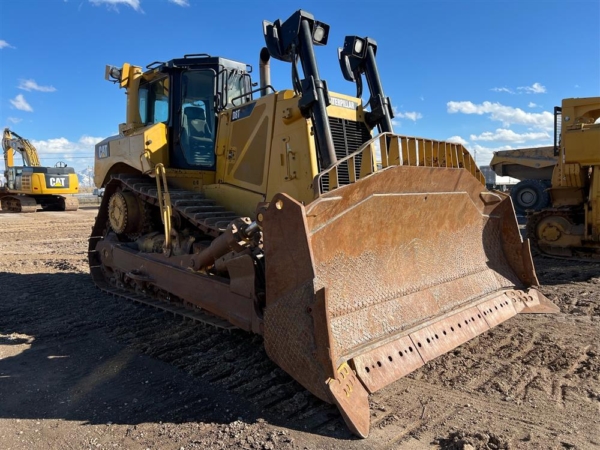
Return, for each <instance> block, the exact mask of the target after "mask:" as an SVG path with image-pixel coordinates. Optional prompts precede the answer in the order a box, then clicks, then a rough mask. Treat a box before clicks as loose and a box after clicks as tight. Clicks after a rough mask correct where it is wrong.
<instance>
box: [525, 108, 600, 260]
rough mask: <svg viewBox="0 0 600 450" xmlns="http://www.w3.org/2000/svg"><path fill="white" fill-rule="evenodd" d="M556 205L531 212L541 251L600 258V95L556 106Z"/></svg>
mask: <svg viewBox="0 0 600 450" xmlns="http://www.w3.org/2000/svg"><path fill="white" fill-rule="evenodd" d="M554 118H555V120H554V157H555V158H556V160H557V161H556V164H555V165H554V169H553V171H552V180H551V186H550V188H549V189H548V193H549V194H550V199H551V206H549V207H547V208H544V209H542V210H541V211H538V212H536V213H533V214H531V215H530V216H529V217H528V219H527V234H528V236H529V239H531V241H532V243H533V245H534V246H535V247H536V248H537V249H538V250H539V251H540V252H542V253H544V254H547V255H551V256H558V257H566V258H585V259H587V258H593V259H598V258H600V173H599V172H600V123H599V122H600V121H599V119H600V97H589V98H566V99H564V100H563V101H562V106H560V107H555V108H554Z"/></svg>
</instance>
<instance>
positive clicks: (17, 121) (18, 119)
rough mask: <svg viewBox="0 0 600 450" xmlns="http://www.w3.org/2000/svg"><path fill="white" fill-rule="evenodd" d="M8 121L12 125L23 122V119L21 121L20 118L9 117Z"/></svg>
mask: <svg viewBox="0 0 600 450" xmlns="http://www.w3.org/2000/svg"><path fill="white" fill-rule="evenodd" d="M6 120H8V121H9V122H10V123H19V122H21V121H22V120H23V119H20V118H18V117H7V118H6Z"/></svg>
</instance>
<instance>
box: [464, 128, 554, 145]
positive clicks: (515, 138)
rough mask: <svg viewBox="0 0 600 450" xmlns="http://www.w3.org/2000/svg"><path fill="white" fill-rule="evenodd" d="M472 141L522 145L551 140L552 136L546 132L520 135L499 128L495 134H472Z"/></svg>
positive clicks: (486, 132) (490, 132) (488, 132)
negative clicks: (528, 142)
mask: <svg viewBox="0 0 600 450" xmlns="http://www.w3.org/2000/svg"><path fill="white" fill-rule="evenodd" d="M470 139H471V140H472V141H493V142H514V143H516V144H522V143H524V142H527V141H544V140H549V139H550V135H549V134H548V133H546V132H545V131H542V132H531V133H522V134H519V133H515V132H514V131H513V130H507V129H505V128H498V129H497V130H496V131H494V132H492V131H485V132H483V133H481V134H480V135H475V134H472V135H471V136H470Z"/></svg>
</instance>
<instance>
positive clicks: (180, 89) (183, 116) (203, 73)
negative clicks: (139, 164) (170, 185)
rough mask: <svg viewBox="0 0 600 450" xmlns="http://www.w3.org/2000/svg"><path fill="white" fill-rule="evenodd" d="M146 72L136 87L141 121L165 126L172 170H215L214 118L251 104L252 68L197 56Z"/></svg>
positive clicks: (215, 126) (189, 56)
mask: <svg viewBox="0 0 600 450" xmlns="http://www.w3.org/2000/svg"><path fill="white" fill-rule="evenodd" d="M147 69H149V70H148V71H147V72H145V73H144V74H143V76H142V80H141V82H140V87H139V95H138V99H139V115H140V122H141V123H142V124H144V125H152V124H156V123H159V122H163V123H165V124H166V125H167V127H168V130H169V136H168V141H169V142H172V143H173V145H172V147H171V149H170V160H171V166H172V167H174V168H178V169H192V170H215V139H216V135H217V127H218V114H219V113H220V112H221V111H223V110H225V109H227V108H231V107H233V106H234V105H235V106H239V105H240V104H242V103H245V102H248V101H251V100H252V80H251V78H250V72H251V68H250V67H249V66H248V65H246V64H244V63H240V62H236V61H232V60H230V59H225V58H219V57H212V56H209V55H205V54H200V55H186V56H184V57H183V58H178V59H173V60H171V61H168V62H166V63H161V62H155V63H152V64H150V65H148V66H147Z"/></svg>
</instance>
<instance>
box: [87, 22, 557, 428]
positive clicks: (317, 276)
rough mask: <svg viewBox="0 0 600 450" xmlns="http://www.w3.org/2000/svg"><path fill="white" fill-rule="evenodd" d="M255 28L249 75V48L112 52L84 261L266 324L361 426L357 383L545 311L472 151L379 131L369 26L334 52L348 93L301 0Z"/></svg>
mask: <svg viewBox="0 0 600 450" xmlns="http://www.w3.org/2000/svg"><path fill="white" fill-rule="evenodd" d="M263 32H264V37H265V42H266V48H263V49H262V51H261V52H260V87H259V88H257V89H256V90H254V91H253V90H252V86H253V83H252V80H251V75H250V69H249V68H248V66H247V65H246V64H245V63H240V62H236V61H232V60H229V59H225V58H221V57H212V56H209V55H206V54H200V55H186V56H184V57H183V58H178V59H173V60H170V61H167V62H156V63H153V64H151V65H150V66H147V70H146V71H143V70H142V69H141V68H140V67H136V66H132V65H129V64H125V65H123V66H122V67H121V68H117V67H110V66H109V67H107V71H106V78H107V79H109V80H112V81H114V82H115V83H117V84H118V85H119V86H120V87H122V88H125V89H127V120H126V123H124V124H121V125H120V126H119V131H120V134H119V135H117V136H114V137H111V138H108V139H105V140H104V141H102V142H100V143H98V144H97V145H96V161H95V182H96V185H97V186H102V187H105V192H104V196H103V199H102V204H101V206H100V210H99V213H98V217H97V219H96V223H95V225H94V227H93V230H92V235H91V237H90V243H89V262H90V271H91V274H92V277H93V279H94V282H95V283H96V284H97V285H98V287H100V288H101V289H103V290H104V291H106V292H109V293H111V294H113V295H119V296H122V297H126V298H129V299H132V300H135V301H137V302H146V303H149V304H152V305H154V306H158V307H161V308H164V309H166V310H169V311H172V312H175V313H177V314H181V315H183V316H187V317H191V318H193V319H194V320H199V321H203V322H206V323H209V324H212V325H214V326H216V327H221V328H230V327H238V328H241V329H243V330H247V331H252V332H254V333H259V334H261V335H263V336H264V345H265V348H266V351H267V354H268V355H269V357H270V358H271V359H272V360H273V361H275V362H276V363H277V364H278V365H279V366H280V367H282V368H283V369H284V370H285V371H286V372H287V373H289V374H290V375H291V376H292V377H293V378H294V379H296V380H297V381H298V382H299V383H301V384H302V385H303V386H304V387H305V388H306V389H308V390H309V391H310V392H312V393H313V394H315V395H316V396H318V397H319V398H321V399H323V400H325V401H328V402H333V403H335V404H336V405H337V406H338V408H339V409H340V411H341V413H342V415H343V417H344V419H345V421H346V423H347V424H348V426H349V427H350V429H351V430H352V431H353V432H355V433H356V434H358V435H360V436H366V435H367V434H368V432H369V417H370V413H369V402H368V394H369V393H372V392H375V391H377V390H379V389H381V388H382V387H384V386H386V385H387V384H389V383H391V382H393V381H395V380H397V379H398V378H400V377H402V376H404V375H406V374H408V373H410V372H412V371H413V370H415V369H417V368H418V367H420V366H422V365H423V364H425V363H426V362H428V361H430V360H432V359H433V358H435V357H437V356H439V355H441V354H444V353H446V352H448V351H450V350H452V349H453V348H455V347H457V346H458V345H460V344H462V343H464V342H466V341H468V340H469V339H472V338H473V337H475V336H477V335H479V334H480V333H483V332H484V331H486V330H488V329H490V328H492V327H494V326H496V325H498V324H499V323H501V322H503V321H505V320H507V319H508V318H510V317H512V316H514V315H516V314H517V313H526V312H549V311H556V308H554V307H553V305H551V304H550V302H549V301H548V300H547V299H546V298H545V297H544V296H543V295H542V294H540V293H539V292H538V291H537V290H536V289H535V286H536V285H537V284H538V282H537V278H536V275H535V271H534V269H533V263H532V260H531V255H530V252H529V245H528V242H523V241H522V240H521V236H520V233H519V229H518V226H517V221H516V217H515V214H514V211H513V208H512V205H511V201H510V199H509V198H508V197H507V196H505V195H503V194H501V193H493V192H489V191H488V190H487V189H486V188H485V184H484V183H485V180H484V178H483V176H482V174H481V172H480V170H479V168H478V167H477V165H476V164H475V162H474V161H473V158H472V157H471V155H470V154H469V153H468V152H467V150H466V149H465V148H464V147H463V146H462V145H460V144H453V143H448V142H440V141H434V140H430V139H422V138H414V137H407V136H399V135H396V134H394V133H393V130H392V123H391V118H392V117H393V116H392V107H391V104H390V100H389V98H387V97H386V96H385V95H384V92H383V88H382V85H381V80H380V77H379V73H378V69H377V65H376V60H375V55H376V51H377V44H376V42H375V41H374V40H372V39H370V38H361V37H358V36H347V37H346V38H345V42H344V47H343V48H340V49H339V52H338V55H339V63H340V67H341V69H342V73H343V76H344V78H345V79H346V80H348V81H351V82H353V83H355V84H356V88H357V95H356V96H355V97H353V96H348V95H342V94H338V93H334V92H329V91H328V89H327V83H326V82H325V81H324V80H322V79H321V77H320V75H319V71H318V67H317V64H316V57H315V52H314V47H315V46H317V45H325V44H326V43H327V40H328V36H329V26H328V25H327V24H325V23H323V22H319V21H316V20H315V19H314V18H313V16H312V15H310V14H308V13H306V12H304V11H298V12H296V13H295V14H293V15H292V16H291V17H290V18H288V19H287V20H286V21H284V22H282V21H279V20H277V21H276V22H275V23H269V22H264V24H263ZM271 57H273V58H275V59H277V60H280V61H284V62H287V63H291V64H292V86H293V89H290V90H282V91H276V90H275V89H274V88H272V87H271V86H270V85H269V84H270V81H269V80H270V74H269V66H270V62H269V60H270V58H271ZM298 62H299V63H300V66H301V68H302V73H303V78H301V76H300V70H299V67H298ZM363 76H364V78H365V79H366V81H367V86H368V88H369V91H370V99H369V103H368V104H369V108H368V109H367V108H366V107H365V105H363V104H362V101H361V97H362V87H363ZM258 92H260V93H261V96H260V98H254V95H255V94H256V93H258ZM374 129H377V130H378V131H379V135H378V136H376V137H373V136H372V133H373V131H374ZM376 160H381V166H379V164H377V163H376Z"/></svg>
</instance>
